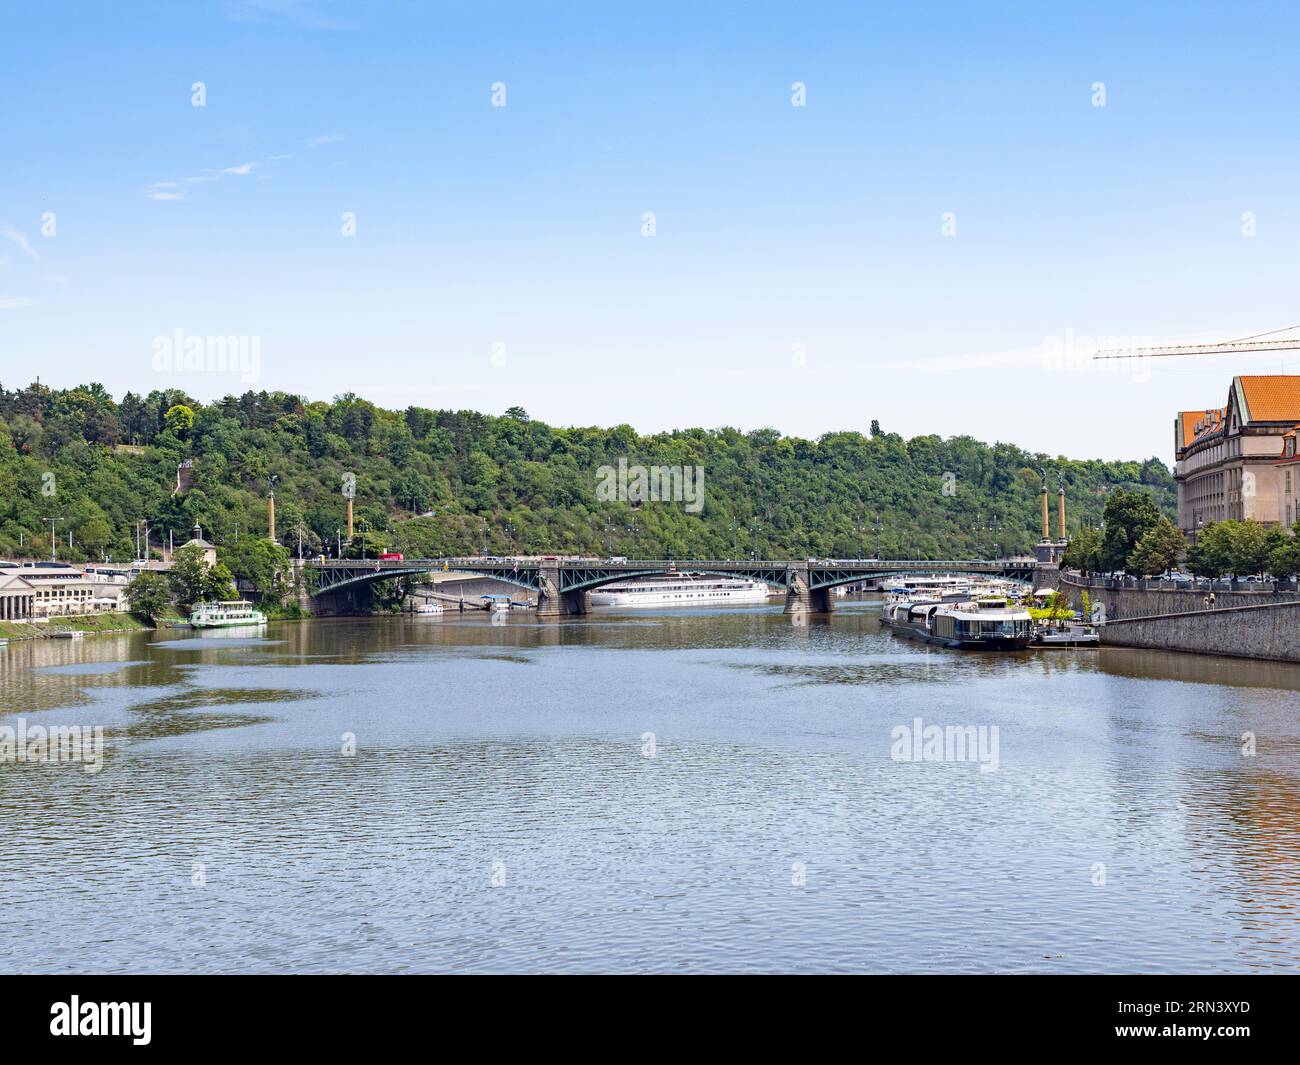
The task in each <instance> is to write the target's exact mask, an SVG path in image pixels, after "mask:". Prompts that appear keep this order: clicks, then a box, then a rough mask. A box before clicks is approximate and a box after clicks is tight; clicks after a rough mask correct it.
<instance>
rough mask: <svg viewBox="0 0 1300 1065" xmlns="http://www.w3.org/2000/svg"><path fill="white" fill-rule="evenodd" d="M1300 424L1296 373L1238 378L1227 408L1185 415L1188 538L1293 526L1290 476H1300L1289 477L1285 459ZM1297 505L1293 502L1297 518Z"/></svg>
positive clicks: (1183, 524) (1179, 472) (1180, 441)
mask: <svg viewBox="0 0 1300 1065" xmlns="http://www.w3.org/2000/svg"><path fill="white" fill-rule="evenodd" d="M1298 423H1300V375H1295V374H1261V375H1251V376H1240V377H1234V378H1233V379H1232V387H1231V388H1230V389H1229V390H1228V401H1227V403H1225V404H1224V405H1223V406H1222V407H1211V408H1207V409H1205V410H1203V411H1179V412H1178V415H1177V417H1176V418H1175V419H1174V480H1175V482H1177V485H1178V524H1179V527H1180V528H1181V529H1182V530H1183V532H1185V533H1188V534H1189V535H1193V536H1194V535H1195V534H1196V531H1197V530H1198V529H1199V528H1201V527H1202V526H1204V525H1208V524H1210V523H1211V522H1215V521H1224V520H1226V519H1230V518H1235V519H1237V520H1243V519H1246V518H1254V519H1255V520H1256V521H1261V522H1264V523H1266V524H1274V525H1275V524H1278V523H1280V522H1285V523H1286V524H1288V525H1289V524H1290V521H1288V520H1287V517H1286V515H1287V511H1286V505H1287V501H1286V492H1287V489H1286V484H1287V476H1286V475H1287V474H1292V473H1300V471H1296V470H1284V469H1283V468H1282V467H1283V465H1284V464H1283V463H1282V461H1281V460H1282V458H1283V450H1284V447H1285V443H1284V440H1285V438H1286V437H1287V435H1288V434H1293V433H1294V430H1295V429H1296V427H1297V424H1298ZM1291 446H1292V447H1293V448H1294V447H1295V444H1294V443H1292V445H1291ZM1291 480H1292V481H1294V480H1295V477H1291ZM1294 487H1295V488H1296V489H1297V490H1300V485H1296V486H1294ZM1295 503H1296V501H1295V499H1294V498H1293V499H1292V500H1291V504H1292V510H1291V513H1292V514H1293V515H1295V514H1296V510H1295ZM1291 520H1295V519H1294V518H1292V519H1291Z"/></svg>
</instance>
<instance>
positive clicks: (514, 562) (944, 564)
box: [312, 555, 1036, 570]
mask: <svg viewBox="0 0 1300 1065" xmlns="http://www.w3.org/2000/svg"><path fill="white" fill-rule="evenodd" d="M312 564H313V565H317V566H320V565H322V564H323V565H326V566H334V567H349V566H351V567H356V566H378V567H379V568H381V569H414V568H432V569H439V568H441V567H442V566H444V565H447V566H457V565H472V566H475V567H485V566H497V567H500V566H506V567H509V566H528V567H529V568H532V567H534V566H541V565H549V566H556V567H561V568H563V567H568V566H582V567H590V566H627V567H637V566H665V565H668V566H676V567H677V568H678V569H681V568H684V567H690V568H696V567H699V568H704V567H707V566H768V567H777V566H804V565H807V566H835V567H840V568H843V567H846V566H861V567H863V568H868V569H908V570H942V569H945V568H953V567H956V568H970V567H982V568H990V569H991V568H1003V569H1032V568H1034V566H1035V565H1036V563H1035V561H1034V560H1033V559H1018V558H1011V559H1005V558H1003V559H972V558H962V559H928V558H923V559H914V558H883V559H882V558H815V559H803V558H794V559H790V558H707V559H706V558H618V559H617V560H616V559H610V558H536V557H533V558H510V557H499V556H492V555H458V556H448V557H443V558H406V559H378V558H364V559H362V558H344V559H337V558H327V559H325V560H324V561H323V563H322V562H320V561H317V562H315V563H312Z"/></svg>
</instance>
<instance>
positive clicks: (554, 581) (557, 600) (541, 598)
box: [537, 566, 591, 618]
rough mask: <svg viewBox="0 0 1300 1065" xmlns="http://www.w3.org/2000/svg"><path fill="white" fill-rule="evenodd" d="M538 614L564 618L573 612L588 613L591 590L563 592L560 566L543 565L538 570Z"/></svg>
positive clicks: (544, 616) (546, 616)
mask: <svg viewBox="0 0 1300 1065" xmlns="http://www.w3.org/2000/svg"><path fill="white" fill-rule="evenodd" d="M537 575H538V583H539V587H538V589H537V616H538V617H539V618H562V617H567V616H569V615H572V614H586V613H589V612H590V610H591V593H590V592H561V591H560V568H559V567H558V566H543V567H542V568H541V569H540V570H539V571H538V574H537Z"/></svg>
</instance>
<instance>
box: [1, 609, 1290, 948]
mask: <svg viewBox="0 0 1300 1065" xmlns="http://www.w3.org/2000/svg"><path fill="white" fill-rule="evenodd" d="M837 605H838V607H839V609H838V612H837V613H836V614H835V615H834V616H833V617H831V618H817V617H814V618H812V619H810V620H808V621H807V622H806V623H796V622H793V621H792V620H791V619H790V618H787V617H785V616H783V615H782V614H781V612H780V610H779V608H778V607H770V608H764V607H757V608H733V609H727V608H719V609H714V610H699V609H696V610H690V611H686V610H679V611H662V612H660V611H647V612H630V611H629V612H624V613H610V614H607V615H593V616H590V617H586V618H575V619H571V620H565V621H563V622H559V623H554V622H539V621H538V620H537V619H536V618H533V617H531V616H528V615H523V614H520V615H512V616H511V617H509V618H508V619H506V620H505V621H504V623H501V624H493V623H492V622H491V621H490V620H489V619H488V618H487V617H486V616H485V615H481V614H473V615H458V614H455V613H449V614H446V615H444V616H442V617H438V618H419V619H411V618H405V619H378V618H375V619H369V618H366V619H362V618H354V619H332V620H322V621H317V622H310V623H278V624H272V625H270V626H269V627H268V628H267V629H266V630H265V631H264V635H263V636H261V637H257V636H253V637H251V638H249V637H242V636H237V635H224V634H223V635H209V636H202V637H197V636H195V635H194V634H191V633H189V632H187V631H184V630H165V631H160V632H156V633H135V634H130V635H122V636H89V637H86V638H85V639H81V640H41V641H26V642H21V643H19V642H15V643H12V644H10V645H9V646H8V647H5V648H0V727H4V726H7V727H9V728H11V729H14V730H15V731H16V730H17V729H18V727H19V724H20V723H19V718H20V717H21V718H22V719H23V722H24V723H25V724H24V727H25V728H27V729H31V728H32V727H33V726H35V725H41V726H46V727H48V726H50V725H52V724H80V725H86V726H95V725H99V726H103V728H104V729H105V737H106V738H105V751H104V756H103V765H102V768H101V769H100V771H98V772H94V773H89V772H85V771H84V767H83V766H80V765H76V764H68V763H59V764H35V763H32V762H28V761H15V760H10V761H7V762H4V763H0V808H2V818H3V819H2V822H0V823H2V824H3V830H2V831H3V834H4V843H3V847H0V913H3V915H4V925H5V932H6V934H5V935H4V936H3V937H0V971H6V972H9V971H39V972H265V971H291V972H336V971H345V972H429V971H475V972H477V971H515V970H523V971H538V970H540V971H575V972H582V971H627V972H715V971H727V972H735V971H740V972H770V971H782V972H786V971H796V972H802V971H808V972H815V971H869V972H952V971H956V972H1183V971H1203V972H1204V971H1215V972H1218V971H1234V972H1237V971H1240V972H1259V971H1294V970H1295V969H1296V968H1297V965H1298V963H1300V908H1298V906H1297V903H1298V902H1300V714H1298V713H1297V709H1298V708H1300V697H1297V692H1298V691H1300V667H1293V666H1288V665H1284V664H1275V663H1256V662H1245V661H1232V660H1225V659H1211V658H1199V657H1194V656H1186V655H1176V654H1164V653H1159V652H1145V651H1129V650H1122V649H1113V650H1109V649H1108V650H1102V651H1096V650H1054V651H1038V652H1027V653H1023V654H1018V655H1007V656H998V655H988V654H985V655H981V654H978V653H965V652H953V651H947V650H943V649H939V648H932V647H927V646H921V645H917V644H913V643H910V642H907V641H904V640H901V639H899V638H897V637H894V636H891V635H889V634H888V633H882V632H881V631H880V628H879V624H878V621H877V620H876V613H877V608H876V605H875V604H872V603H866V602H852V601H848V602H845V601H841V602H840V603H839V604H837ZM917 719H921V729H922V732H923V733H924V729H925V727H926V726H930V725H935V724H937V725H940V726H949V725H973V726H975V727H976V729H977V730H982V731H981V732H980V735H981V737H982V738H984V739H985V740H986V742H985V744H984V746H983V747H982V748H979V749H978V751H979V753H980V754H981V755H982V759H981V758H979V757H976V748H975V747H972V748H970V749H969V750H967V751H966V752H965V754H966V757H964V758H959V757H956V756H957V755H960V754H961V753H962V752H961V751H960V749H956V750H950V751H946V752H943V753H944V760H932V761H928V760H924V758H923V759H922V760H905V755H913V754H916V753H918V750H919V748H918V747H917V746H913V745H912V743H911V741H910V740H903V741H902V742H900V740H899V737H900V735H903V734H901V733H900V732H899V731H898V730H900V729H903V728H906V729H909V730H914V729H915V727H916V721H917ZM994 729H996V732H994V731H993V730H994ZM1247 733H1249V734H1252V735H1253V737H1254V743H1255V753H1254V754H1253V755H1248V754H1245V753H1243V745H1244V744H1245V743H1247V742H1248V740H1246V741H1244V740H1243V735H1244V734H1247ZM348 737H354V739H351V740H350V739H349V738H348ZM353 746H354V747H355V750H353ZM949 755H952V756H953V757H949Z"/></svg>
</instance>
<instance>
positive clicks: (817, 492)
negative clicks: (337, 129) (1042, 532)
mask: <svg viewBox="0 0 1300 1065" xmlns="http://www.w3.org/2000/svg"><path fill="white" fill-rule="evenodd" d="M866 421H867V422H868V424H869V431H868V432H867V433H862V432H858V431H842V432H831V433H826V434H824V435H822V436H820V437H818V438H817V439H816V440H806V439H802V438H799V437H789V436H783V435H782V434H780V433H779V432H777V431H776V430H774V429H754V430H752V431H749V432H742V431H740V430H738V429H734V428H729V427H722V428H714V429H702V428H693V429H679V430H675V431H672V432H663V433H655V434H650V435H641V434H638V433H637V432H636V431H635V430H634V429H633V428H632V427H631V426H628V425H618V426H613V427H610V428H599V427H591V426H588V427H580V426H575V427H567V428H560V427H555V426H550V425H547V424H546V423H544V422H542V421H539V420H537V419H536V418H532V417H530V416H529V415H528V414H527V412H526V411H524V410H523V409H522V408H521V407H511V408H510V409H509V410H507V411H506V413H505V414H504V415H502V416H499V417H498V416H492V415H487V414H481V413H478V412H475V411H468V410H459V411H453V410H429V409H426V408H422V407H414V406H412V407H408V408H407V409H406V410H404V411H389V410H383V409H381V408H379V407H376V406H375V405H373V404H371V403H369V402H367V401H366V400H364V399H362V398H360V397H358V396H356V395H352V394H348V395H343V396H338V397H336V398H335V399H334V400H333V401H331V402H322V401H309V400H307V399H305V398H303V397H301V396H295V395H290V394H288V393H283V392H265V391H262V392H246V393H244V394H243V395H239V396H234V395H231V396H226V397H224V398H223V399H220V400H217V401H215V402H212V403H207V404H204V403H200V402H199V401H198V400H196V399H195V398H193V397H191V396H188V395H186V394H185V393H183V392H180V391H178V390H175V389H165V390H159V391H155V392H150V393H149V394H148V395H137V394H135V393H128V394H127V395H125V396H124V397H122V399H121V400H120V401H116V400H114V398H113V397H112V396H111V395H109V394H108V392H107V391H106V390H105V389H104V388H103V387H102V386H100V385H97V384H90V385H83V386H78V387H76V388H71V389H66V390H53V389H50V388H47V387H46V386H44V385H40V384H35V385H32V386H30V387H28V388H24V389H19V390H17V391H9V390H6V389H4V388H2V387H0V556H9V557H13V556H18V555H26V556H41V555H47V556H48V554H49V550H50V544H49V523H48V521H45V520H43V519H46V518H48V517H50V516H54V517H56V519H57V520H56V533H57V535H58V537H59V540H60V557H69V558H71V559H73V560H98V559H99V558H100V557H103V556H112V557H113V558H114V559H118V560H122V559H128V558H131V557H133V556H134V553H135V542H134V537H135V528H136V526H135V523H136V522H137V521H139V520H141V519H146V520H148V522H149V525H150V529H151V537H152V540H151V542H152V543H153V544H154V545H155V553H156V551H157V548H158V546H159V545H160V544H161V543H163V542H165V541H166V537H167V534H168V533H169V532H170V533H172V534H173V536H174V537H175V540H176V542H178V543H180V542H183V541H184V540H185V539H187V538H188V536H189V531H190V529H191V528H192V527H193V526H194V525H195V524H196V523H202V525H203V527H204V530H205V535H206V536H207V537H208V538H209V539H211V540H212V541H213V542H214V543H216V544H217V546H218V548H219V549H220V551H221V556H222V560H223V561H224V562H226V564H227V565H228V566H229V567H230V569H231V571H232V572H233V573H234V574H235V575H236V576H240V577H246V578H248V579H250V580H253V581H254V583H259V584H260V583H264V582H265V581H266V580H267V579H268V578H267V574H268V572H273V570H274V565H273V564H272V560H270V559H267V558H260V557H254V555H255V553H256V551H257V550H258V549H257V548H255V547H253V546H249V545H250V544H255V543H256V542H257V541H258V540H259V538H261V539H264V537H265V531H266V490H267V478H268V477H269V476H271V475H275V476H276V477H277V478H278V480H277V482H276V484H275V495H276V500H275V501H276V511H277V525H278V528H279V531H280V533H281V536H282V537H283V539H284V541H285V543H286V544H287V545H288V547H289V548H290V549H291V550H292V551H296V550H297V546H298V538H299V536H300V535H301V537H302V541H303V550H304V553H308V552H310V553H316V552H318V551H320V550H323V549H325V545H327V544H328V545H330V550H331V552H332V549H333V548H334V546H335V545H337V543H338V540H339V538H340V537H341V535H342V533H341V530H343V529H345V527H346V518H345V507H346V502H347V500H346V498H345V494H344V492H345V489H346V487H347V486H348V485H349V484H353V485H354V486H355V488H354V492H353V494H354V497H355V498H354V507H355V516H356V518H357V520H358V522H361V521H364V523H365V527H366V529H367V533H366V544H367V550H368V552H375V551H378V550H382V549H389V550H400V551H404V552H405V553H407V554H408V555H410V556H414V555H441V554H459V553H468V552H478V551H480V550H483V549H484V548H486V550H487V551H488V553H490V554H500V555H504V554H511V553H517V554H524V553H529V554H547V553H556V554H559V553H565V554H568V553H579V552H581V553H586V554H600V553H605V552H608V553H611V554H621V555H628V556H633V555H649V556H657V557H664V556H667V557H676V558H692V557H696V558H699V557H704V558H708V557H728V556H731V555H732V554H733V553H735V554H740V555H743V556H748V555H750V554H757V555H760V556H767V557H777V558H781V557H784V558H800V557H814V556H815V557H853V556H855V555H858V554H866V555H869V554H874V553H875V552H876V551H877V550H878V551H879V552H880V553H881V554H882V555H883V556H886V557H904V558H921V559H925V558H931V559H939V558H950V557H982V556H988V555H992V554H995V553H997V554H1012V553H1020V552H1025V551H1028V550H1029V549H1030V548H1031V547H1032V545H1033V544H1034V543H1035V542H1036V541H1037V539H1038V486H1039V475H1038V472H1037V471H1038V470H1039V469H1040V468H1044V467H1047V468H1050V469H1051V470H1052V476H1053V477H1055V475H1056V474H1058V473H1059V474H1060V475H1061V476H1062V477H1063V478H1064V481H1065V485H1066V490H1067V492H1068V494H1069V499H1070V513H1071V525H1072V527H1079V526H1087V525H1095V524H1097V523H1098V522H1099V521H1100V519H1101V517H1102V510H1103V507H1106V508H1107V510H1108V512H1109V517H1108V520H1107V533H1108V536H1109V535H1111V532H1110V530H1111V525H1112V521H1113V524H1114V527H1115V529H1116V532H1115V534H1114V536H1115V537H1118V536H1119V532H1120V531H1121V530H1122V531H1123V534H1124V540H1123V542H1122V544H1121V543H1120V542H1119V541H1118V540H1117V539H1116V540H1113V541H1112V542H1110V543H1109V544H1108V545H1107V550H1110V551H1111V552H1112V554H1115V553H1116V552H1118V551H1120V549H1121V548H1122V549H1123V557H1124V558H1127V556H1128V554H1129V553H1130V552H1131V551H1132V549H1133V547H1134V546H1135V545H1136V543H1137V541H1138V540H1139V539H1140V538H1141V534H1142V533H1144V532H1145V531H1146V530H1147V529H1148V528H1149V527H1150V526H1151V525H1152V524H1154V520H1155V518H1156V517H1158V516H1159V514H1160V513H1166V514H1170V513H1172V512H1173V508H1174V501H1175V496H1174V487H1173V481H1172V478H1171V476H1170V473H1169V470H1168V469H1167V468H1166V467H1165V466H1164V464H1163V463H1162V462H1160V461H1159V460H1158V459H1155V458H1152V459H1148V460H1146V461H1144V462H1143V461H1132V462H1102V461H1099V460H1083V459H1069V458H1064V457H1052V456H1048V455H1045V454H1038V453H1030V452H1026V451H1024V450H1022V449H1021V448H1018V447H1016V446H1015V445H1013V444H1008V443H992V444H986V443H981V442H980V441H977V440H974V439H972V438H970V437H965V436H958V437H949V438H943V437H940V436H933V435H925V436H917V437H913V438H912V439H910V440H906V439H904V438H903V437H901V436H899V435H898V434H897V433H891V432H887V431H885V430H884V429H883V428H881V426H880V424H879V422H878V421H876V420H874V419H867V420H866ZM620 459H625V460H626V461H627V462H628V463H630V464H643V465H645V466H653V465H668V466H673V467H691V468H694V467H696V466H698V467H702V468H703V470H704V493H703V507H702V509H701V510H700V511H699V512H698V513H692V512H689V511H687V510H686V509H685V507H684V506H683V505H682V504H681V503H680V502H642V503H639V504H638V503H637V502H634V501H623V500H613V501H602V500H600V499H598V497H597V492H596V487H597V483H598V476H599V475H598V471H599V469H600V468H601V467H602V466H606V465H617V464H618V462H619V460H620ZM185 460H190V461H191V462H192V475H193V476H192V482H191V483H189V485H188V488H187V489H186V490H183V491H181V492H179V493H177V492H175V488H176V476H177V465H178V464H179V463H181V462H182V461H185ZM47 474H52V475H53V477H52V480H51V479H50V478H48V477H47V476H46V475H47ZM50 485H52V486H53V492H54V494H53V495H52V496H51V495H49V494H48V492H49V488H48V487H47V488H46V491H45V492H44V493H43V491H42V489H43V486H50ZM1135 491H1136V493H1137V495H1138V496H1139V497H1140V499H1138V500H1137V501H1136V502H1133V501H1128V502H1125V503H1124V505H1123V507H1119V505H1118V504H1117V503H1116V502H1115V501H1116V500H1117V499H1120V500H1128V499H1129V497H1130V496H1131V495H1132V494H1133V493H1134V492H1135ZM69 533H71V535H72V544H73V546H72V548H71V550H70V551H69V549H68V548H67V539H68V534H69ZM268 546H270V545H268Z"/></svg>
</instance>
